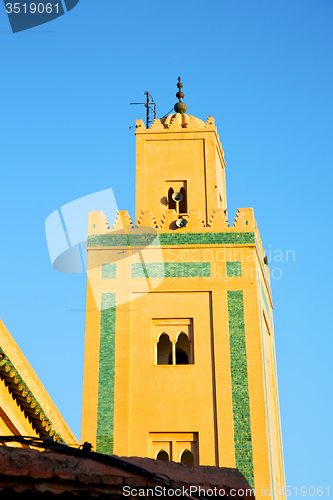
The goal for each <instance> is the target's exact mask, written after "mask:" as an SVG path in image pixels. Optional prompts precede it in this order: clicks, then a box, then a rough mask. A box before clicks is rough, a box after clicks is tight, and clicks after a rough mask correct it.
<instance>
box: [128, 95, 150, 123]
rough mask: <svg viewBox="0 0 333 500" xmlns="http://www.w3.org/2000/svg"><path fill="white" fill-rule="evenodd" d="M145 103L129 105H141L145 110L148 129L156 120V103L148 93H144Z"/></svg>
mask: <svg viewBox="0 0 333 500" xmlns="http://www.w3.org/2000/svg"><path fill="white" fill-rule="evenodd" d="M145 96H146V102H131V103H130V104H143V105H144V107H145V108H146V128H149V127H150V125H151V124H152V123H153V121H154V120H155V118H156V103H155V101H154V99H153V96H152V95H151V94H149V92H145Z"/></svg>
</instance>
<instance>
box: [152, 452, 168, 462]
mask: <svg viewBox="0 0 333 500" xmlns="http://www.w3.org/2000/svg"><path fill="white" fill-rule="evenodd" d="M155 459H156V460H162V462H168V461H169V460H170V458H169V453H167V452H166V451H165V450H160V451H158V452H157V453H156V457H155Z"/></svg>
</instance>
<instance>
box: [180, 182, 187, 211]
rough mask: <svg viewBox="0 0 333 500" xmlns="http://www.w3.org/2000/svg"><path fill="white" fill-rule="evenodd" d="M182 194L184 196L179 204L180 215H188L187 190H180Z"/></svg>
mask: <svg viewBox="0 0 333 500" xmlns="http://www.w3.org/2000/svg"><path fill="white" fill-rule="evenodd" d="M180 194H181V195H182V197H183V198H182V201H180V202H179V213H180V214H186V213H187V196H186V191H185V188H183V187H182V188H180Z"/></svg>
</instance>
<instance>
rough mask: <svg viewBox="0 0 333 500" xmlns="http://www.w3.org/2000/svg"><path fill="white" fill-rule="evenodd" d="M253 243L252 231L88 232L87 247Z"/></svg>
mask: <svg viewBox="0 0 333 500" xmlns="http://www.w3.org/2000/svg"><path fill="white" fill-rule="evenodd" d="M247 243H255V236H254V233H253V232H247V233H234V232H231V231H230V232H224V233H208V232H207V233H185V232H184V233H180V232H179V233H177V232H174V233H159V234H153V233H147V234H120V233H115V234H112V233H110V234H90V235H88V241H87V246H88V248H94V247H117V246H144V247H145V246H148V245H161V246H170V245H227V244H232V245H244V244H247Z"/></svg>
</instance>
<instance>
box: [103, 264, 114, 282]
mask: <svg viewBox="0 0 333 500" xmlns="http://www.w3.org/2000/svg"><path fill="white" fill-rule="evenodd" d="M116 277H117V264H114V263H112V264H102V278H103V279H111V278H113V279H115V278H116Z"/></svg>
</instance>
